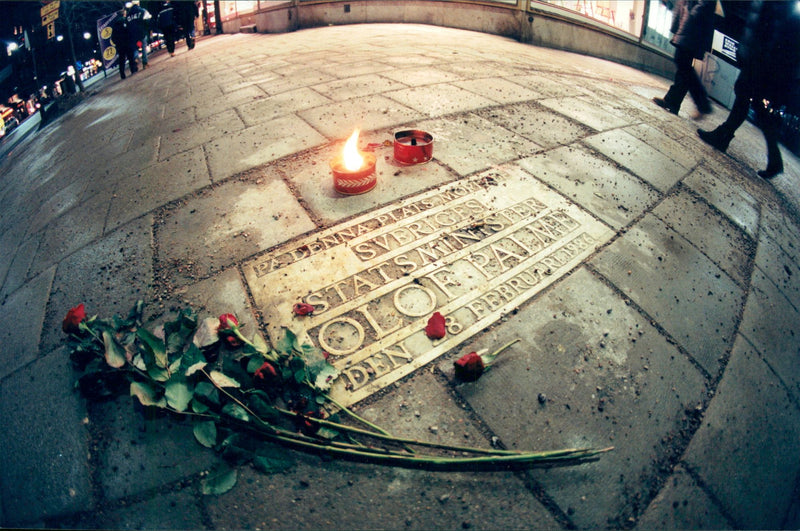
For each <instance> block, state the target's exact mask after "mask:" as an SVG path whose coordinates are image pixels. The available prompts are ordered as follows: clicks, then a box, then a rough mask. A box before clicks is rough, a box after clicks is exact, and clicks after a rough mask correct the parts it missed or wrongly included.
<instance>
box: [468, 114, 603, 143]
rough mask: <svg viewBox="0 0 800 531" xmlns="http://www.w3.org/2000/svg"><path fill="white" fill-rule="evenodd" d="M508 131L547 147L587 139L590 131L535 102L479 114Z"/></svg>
mask: <svg viewBox="0 0 800 531" xmlns="http://www.w3.org/2000/svg"><path fill="white" fill-rule="evenodd" d="M476 114H478V115H480V116H482V117H483V118H486V119H487V120H489V121H491V122H493V123H495V124H498V125H501V126H503V127H504V128H506V129H508V130H509V131H513V132H515V133H517V134H518V135H521V136H524V137H525V138H527V139H529V140H532V141H533V142H535V143H536V144H538V145H540V146H542V147H544V148H552V147H557V146H559V145H565V144H571V143H572V142H574V141H575V140H577V139H579V138H581V137H583V136H586V134H587V133H588V131H589V130H588V129H587V128H585V127H583V126H581V125H578V124H577V123H576V122H574V121H572V120H570V119H569V118H565V117H564V116H562V115H560V114H556V113H554V112H552V111H550V110H549V109H544V108H542V107H540V106H539V105H536V104H535V103H520V104H518V105H504V106H503V107H496V108H491V109H484V110H482V111H479V112H478V113H476Z"/></svg>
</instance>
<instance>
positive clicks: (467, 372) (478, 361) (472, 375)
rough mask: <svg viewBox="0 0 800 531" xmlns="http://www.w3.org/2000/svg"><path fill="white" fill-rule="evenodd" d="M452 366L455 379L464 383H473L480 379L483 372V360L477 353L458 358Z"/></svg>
mask: <svg viewBox="0 0 800 531" xmlns="http://www.w3.org/2000/svg"><path fill="white" fill-rule="evenodd" d="M453 366H454V367H455V370H456V378H458V379H459V380H462V381H464V382H475V381H477V380H478V378H480V377H481V375H482V374H483V371H484V368H485V366H484V364H483V358H481V357H480V356H479V355H478V353H477V352H470V353H469V354H465V355H463V356H461V357H460V358H458V359H457V360H456V361H455V362H454V363H453Z"/></svg>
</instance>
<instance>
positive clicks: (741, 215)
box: [683, 165, 760, 240]
mask: <svg viewBox="0 0 800 531" xmlns="http://www.w3.org/2000/svg"><path fill="white" fill-rule="evenodd" d="M683 184H685V185H686V186H688V187H690V188H691V189H692V190H694V191H695V192H697V193H698V194H700V195H701V196H702V197H703V198H704V199H705V200H706V201H708V202H709V203H710V204H711V205H712V206H713V207H714V208H716V209H718V210H719V211H720V212H722V213H723V214H725V215H726V216H728V218H730V220H731V221H733V222H734V223H735V224H736V225H738V226H739V227H740V228H741V229H742V230H744V231H745V232H746V233H747V235H748V236H750V238H751V239H753V240H755V239H756V235H757V233H758V223H759V217H760V216H759V207H758V202H757V201H756V200H755V198H754V197H753V196H752V195H751V194H749V193H748V192H747V191H746V190H743V189H741V188H740V187H737V186H734V185H733V183H732V182H731V181H730V180H729V179H727V178H724V177H722V176H721V175H720V174H719V173H717V172H716V171H714V170H713V169H712V168H711V167H709V166H706V165H703V166H700V167H698V168H696V169H695V170H694V171H693V172H692V173H690V174H689V175H688V176H687V177H686V178H685V179H684V180H683Z"/></svg>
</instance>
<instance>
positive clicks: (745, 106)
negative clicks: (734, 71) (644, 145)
mask: <svg viewBox="0 0 800 531" xmlns="http://www.w3.org/2000/svg"><path fill="white" fill-rule="evenodd" d="M798 35H800V3H799V2H798V0H788V1H781V2H775V1H759V0H756V1H754V2H753V3H752V4H751V9H750V14H749V15H748V17H747V23H746V25H745V31H744V37H743V38H742V42H740V43H739V47H738V50H737V51H736V61H737V63H738V64H739V68H740V69H741V71H740V72H739V77H738V78H737V79H736V84H735V85H734V87H733V90H734V93H735V94H736V99H735V100H734V102H733V107H732V108H731V112H730V114H729V115H728V118H727V120H725V122H723V123H722V124H720V126H719V127H717V128H716V129H714V130H713V131H704V130H702V129H698V130H697V134H698V135H699V136H700V138H701V139H702V140H703V141H704V142H706V143H707V144H710V145H711V146H713V147H714V148H716V149H718V150H720V151H723V152H724V151H725V150H726V149H728V144H730V142H731V140H732V139H733V134H734V132H735V131H736V130H737V129H738V128H739V126H740V125H742V123H744V121H745V119H746V118H747V113H748V111H749V109H750V106H751V105H752V107H753V111H755V114H756V120H757V122H758V126H759V128H760V129H761V132H762V133H764V140H765V141H766V143H767V169H766V170H763V171H759V172H758V175H759V176H760V177H762V178H764V179H771V178H773V177H775V176H776V175H778V174H779V173H781V172H782V171H783V159H782V158H781V151H780V148H779V147H778V136H779V134H780V125H781V118H780V115H778V113H777V112H773V111H772V110H771V109H779V108H780V107H781V106H783V105H787V104H789V105H797V104H798V103H800V102H798V101H797V100H798V99H800V95H799V94H798V90H799V89H798V87H800V37H798Z"/></svg>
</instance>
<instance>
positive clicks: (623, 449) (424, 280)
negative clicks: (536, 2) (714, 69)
mask: <svg viewBox="0 0 800 531" xmlns="http://www.w3.org/2000/svg"><path fill="white" fill-rule="evenodd" d="M668 85H669V81H668V80H666V79H663V78H659V77H656V76H652V75H649V74H646V73H642V72H639V71H636V70H633V69H630V68H628V67H623V66H620V65H617V64H614V63H610V62H607V61H602V60H598V59H595V58H589V57H583V56H579V55H575V54H570V53H565V52H560V51H554V50H549V49H543V48H537V47H533V46H528V45H524V44H520V43H517V42H514V41H511V40H508V39H504V38H500V37H496V36H491V35H486V34H480V33H473V32H467V31H461V30H454V29H446V28H438V27H433V26H419V25H353V26H339V27H326V28H319V29H313V30H304V31H298V32H295V33H291V34H285V35H260V34H247V35H243V34H242V35H223V36H215V37H210V38H204V39H200V40H199V41H198V43H197V47H196V49H195V50H193V51H188V50H187V49H186V48H185V47H180V48H179V49H178V53H177V55H176V56H175V57H173V58H169V57H167V56H166V55H165V54H162V55H160V56H156V57H154V58H153V60H152V62H151V67H150V68H149V69H148V70H146V71H141V72H140V73H137V74H136V75H134V76H132V77H129V78H128V79H127V80H125V81H120V80H119V79H118V78H113V79H109V80H107V81H106V82H104V83H103V84H102V85H99V86H97V88H94V87H93V88H92V95H91V96H90V97H88V98H86V101H85V102H83V103H82V104H81V105H80V106H78V107H76V108H74V109H73V110H72V111H70V112H69V113H67V114H66V115H64V116H63V117H61V118H59V119H58V121H57V122H56V123H54V124H52V125H50V126H48V127H46V128H44V129H42V130H41V131H40V132H38V133H37V134H36V135H35V136H32V137H30V138H28V139H26V140H25V141H24V142H22V143H21V144H20V145H19V146H17V147H16V148H15V149H13V150H12V151H11V152H10V153H9V154H8V155H7V156H6V157H5V159H4V160H2V163H1V164H0V204H2V205H3V208H2V210H0V249H2V252H0V279H2V288H1V289H0V297H1V298H0V302H1V303H2V306H0V312H2V314H3V315H5V316H6V318H5V323H6V325H5V327H4V330H3V331H2V332H0V333H1V334H2V338H1V339H0V426H2V428H3V429H2V431H1V432H0V447H2V449H3V451H2V453H0V494H1V495H2V506H1V509H2V510H1V511H0V522H2V525H3V526H7V527H10V526H22V527H40V526H48V527H80V528H97V527H101V528H148V529H149V528H153V529H155V528H170V529H182V528H211V529H240V528H242V529H243V528H256V529H266V528H270V529H284V528H285V529H309V528H311V529H319V528H337V529H339V528H345V529H378V528H381V529H383V528H385V529H433V528H437V529H439V528H441V529H453V528H462V529H466V528H476V529H512V528H523V529H531V528H533V529H537V528H543V529H553V528H562V527H564V528H605V527H611V528H620V527H624V528H641V529H652V528H717V529H718V528H797V527H798V526H800V445H798V444H797V441H798V440H800V370H798V354H799V353H800V337H798V335H799V333H800V313H799V312H800V251H799V250H800V231H798V227H800V219H799V218H798V215H797V214H798V212H800V208H798V205H800V201H799V200H798V189H799V187H798V183H800V164H799V163H798V160H797V158H796V157H794V156H793V155H791V154H790V153H788V152H786V151H785V150H784V160H785V165H786V168H787V169H786V172H785V173H784V174H783V175H781V176H779V177H777V178H776V179H774V180H773V181H770V182H767V181H763V180H760V179H759V178H758V177H757V176H756V173H755V172H756V170H757V169H763V168H764V167H765V166H766V160H765V152H766V150H765V147H764V145H763V139H762V138H761V135H760V133H759V132H758V130H757V129H756V128H755V127H754V126H752V125H751V124H745V126H743V127H742V129H740V131H739V132H737V136H736V138H735V139H734V141H733V142H732V144H731V147H730V149H729V153H728V154H721V153H718V152H715V151H714V150H713V149H711V148H709V147H708V146H706V145H704V144H703V143H701V142H700V141H699V140H698V139H697V138H696V135H695V129H696V128H697V127H704V128H713V127H714V126H715V125H716V124H718V123H719V122H721V121H722V120H723V119H724V117H725V116H726V113H727V111H725V110H724V109H722V108H721V107H715V112H714V113H713V114H712V115H710V116H708V117H706V118H704V119H703V120H702V121H699V122H697V121H693V120H691V118H690V115H691V112H692V111H693V108H692V104H691V102H690V101H689V100H688V99H687V101H686V102H685V103H684V108H683V110H682V112H681V114H680V116H674V115H672V114H669V113H667V112H665V111H664V110H662V109H660V108H658V107H656V106H655V105H653V104H652V103H651V102H650V101H649V100H650V98H651V97H653V96H657V95H663V93H664V92H665V90H666V88H667V87H668ZM356 126H358V127H361V128H362V130H363V133H362V139H361V145H362V146H366V145H367V143H374V144H381V143H382V142H384V141H385V140H391V139H392V138H393V136H392V135H393V132H395V131H398V130H401V129H422V130H425V131H428V132H431V133H432V134H433V135H434V138H435V140H434V152H433V160H432V161H431V162H429V163H427V164H423V165H417V166H401V165H398V164H397V163H396V162H395V161H394V160H393V157H392V149H391V147H384V146H382V145H379V146H378V147H377V148H376V150H375V155H376V158H377V175H378V184H377V187H376V188H375V189H374V190H372V191H370V192H368V193H366V194H364V195H357V196H341V195H338V194H337V193H336V192H335V191H334V189H333V182H332V177H331V172H330V168H329V166H328V162H329V161H330V160H331V159H332V158H333V157H334V156H335V155H336V153H338V152H339V150H340V149H341V146H342V144H343V140H344V139H345V138H346V137H347V136H349V134H350V133H351V132H352V130H353V129H354V127H356ZM470 231H471V232H470ZM412 280H413V282H412ZM348 290H350V291H348ZM140 298H141V299H144V300H145V302H146V303H147V310H146V311H147V313H148V315H149V316H153V317H157V316H158V315H160V314H162V313H164V312H167V311H169V310H171V309H173V308H176V307H179V306H180V305H182V304H184V303H190V304H192V305H193V306H194V307H196V308H199V309H201V313H202V314H203V315H211V316H215V315H218V314H220V313H224V312H234V313H236V314H237V315H239V316H240V319H241V320H242V321H244V322H249V323H259V325H260V327H261V328H260V329H261V332H262V333H264V334H265V335H267V336H269V337H274V335H275V331H276V330H278V329H279V327H280V326H282V325H285V326H290V327H292V328H294V329H295V330H296V331H298V333H301V334H305V336H306V337H308V338H309V339H310V340H311V341H313V342H315V343H318V344H321V345H323V346H328V347H330V351H331V352H332V353H333V354H335V356H334V358H333V359H334V360H335V361H336V363H338V364H339V366H340V367H341V368H342V370H343V376H342V377H340V381H338V382H337V384H336V387H335V389H334V391H335V392H336V393H338V395H339V397H340V399H341V400H343V401H345V402H348V403H352V404H353V408H354V409H355V410H357V411H359V412H360V413H361V414H362V415H363V416H365V417H367V418H369V419H371V420H374V421H376V422H378V423H379V424H382V425H384V426H387V427H390V428H391V430H392V431H393V432H394V433H395V434H396V435H407V436H410V437H414V438H422V439H431V440H434V441H440V442H447V443H458V444H463V443H464V442H465V441H467V442H468V443H470V444H472V445H476V446H487V447H488V446H489V445H491V444H498V443H499V444H502V445H504V446H505V447H507V448H515V449H529V450H547V449H554V448H561V447H574V446H597V447H606V446H614V447H615V450H614V451H613V452H611V453H608V454H604V455H603V456H602V457H601V458H600V459H598V460H596V461H593V462H589V463H585V464H582V465H578V466H575V467H563V468H553V469H533V470H529V471H523V472H521V471H516V472H513V471H506V472H475V473H454V472H442V473H438V472H437V473H431V472H424V471H416V470H405V469H393V468H383V467H376V466H371V465H365V464H360V463H351V462H338V461H329V460H323V459H320V458H319V457H316V456H311V455H306V454H303V453H294V452H290V451H287V452H286V455H287V458H288V459H289V460H290V461H291V463H292V465H293V466H292V467H290V468H289V469H288V470H285V471H283V472H279V473H275V474H272V475H264V474H261V473H258V472H256V471H254V470H252V469H250V468H249V467H242V469H241V470H240V471H239V481H238V483H237V485H236V486H235V487H234V488H233V490H231V491H230V492H228V493H227V494H223V495H221V496H203V495H202V494H201V493H200V481H201V479H202V478H203V477H204V476H205V474H207V473H208V471H209V470H210V469H211V468H212V467H213V466H214V465H215V463H216V462H217V457H216V456H215V455H214V454H213V453H212V452H210V451H209V450H207V449H205V448H202V447H201V446H200V445H198V444H197V443H196V442H195V441H194V439H193V437H192V432H191V426H190V425H189V424H183V423H176V422H172V421H169V420H168V419H165V418H159V417H155V418H153V417H152V416H146V415H142V414H141V412H140V411H139V410H138V409H136V408H135V407H134V405H133V403H132V399H130V398H128V397H122V398H120V399H117V400H114V401H112V402H106V403H87V402H86V401H85V400H84V399H83V398H81V397H80V396H79V395H77V394H76V393H75V392H74V391H73V388H72V384H73V375H72V372H71V369H70V367H69V364H68V360H67V357H66V351H65V348H64V346H63V337H62V336H63V334H62V332H61V330H60V328H61V326H60V325H61V319H62V318H63V316H64V314H65V312H66V310H67V309H69V308H70V307H72V306H75V305H76V304H78V303H80V302H83V303H85V304H86V307H87V310H88V312H89V313H90V314H98V315H100V316H110V315H112V314H114V313H123V312H127V310H128V309H129V308H130V306H131V305H132V304H133V302H134V301H136V300H137V299H140ZM300 299H303V300H307V301H309V302H313V303H314V304H317V305H318V309H320V311H319V312H317V313H318V314H319V315H316V314H315V316H314V317H313V318H311V319H310V320H306V321H302V322H300V321H299V320H298V319H292V318H291V312H290V311H288V308H289V307H290V306H291V304H292V303H293V302H296V301H297V300H300ZM323 307H324V308H325V309H324V310H322V308H323ZM434 308H436V309H439V310H440V311H442V313H445V314H446V315H447V316H448V318H449V319H450V320H449V322H448V325H449V329H448V332H449V334H448V336H447V338H445V339H443V340H441V341H440V342H434V343H431V342H430V341H429V340H427V338H424V337H422V332H421V328H422V326H424V323H425V321H426V319H427V316H428V315H429V314H430V312H431V311H432V310H433V309H434ZM370 312H371V313H370ZM332 315H333V316H334V317H331V316H332ZM251 326H252V325H251ZM251 329H252V328H251ZM515 338H519V339H521V341H520V342H519V343H517V344H516V345H515V346H514V347H512V348H511V349H509V350H508V351H507V352H506V353H505V354H504V355H503V356H502V357H501V358H500V361H499V362H498V363H497V365H496V366H495V367H493V368H492V370H491V371H489V372H488V373H487V374H486V375H485V376H484V377H483V378H481V380H480V381H479V382H477V383H468V384H464V383H457V382H455V381H454V379H453V374H452V361H453V360H454V359H456V358H457V357H458V356H459V355H460V354H461V353H464V352H469V351H471V350H479V349H482V348H488V349H491V350H493V349H494V348H496V347H497V346H499V345H501V344H504V343H506V342H507V341H510V340H512V339H515ZM334 339H336V341H334ZM401 357H404V358H405V359H406V361H407V362H408V363H405V364H402V365H400V364H398V363H397V360H398V359H400V358H401Z"/></svg>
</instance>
